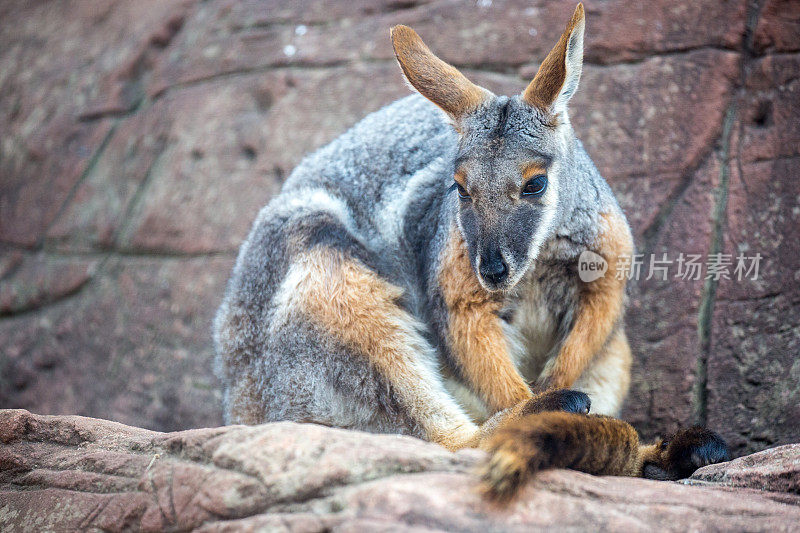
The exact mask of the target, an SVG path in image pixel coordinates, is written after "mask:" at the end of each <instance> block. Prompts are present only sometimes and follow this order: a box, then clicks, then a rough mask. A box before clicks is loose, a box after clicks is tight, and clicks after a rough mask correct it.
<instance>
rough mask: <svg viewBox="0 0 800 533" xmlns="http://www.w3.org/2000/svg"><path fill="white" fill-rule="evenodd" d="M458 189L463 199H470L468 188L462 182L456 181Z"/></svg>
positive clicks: (459, 195)
mask: <svg viewBox="0 0 800 533" xmlns="http://www.w3.org/2000/svg"><path fill="white" fill-rule="evenodd" d="M456 189H458V197H459V198H461V199H462V200H469V198H470V196H469V193H468V192H467V189H465V188H464V187H462V186H461V184H460V183H458V182H456Z"/></svg>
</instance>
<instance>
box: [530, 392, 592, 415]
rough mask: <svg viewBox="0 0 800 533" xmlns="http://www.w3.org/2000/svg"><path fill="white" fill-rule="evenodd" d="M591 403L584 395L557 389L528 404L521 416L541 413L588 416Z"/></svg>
mask: <svg viewBox="0 0 800 533" xmlns="http://www.w3.org/2000/svg"><path fill="white" fill-rule="evenodd" d="M591 406H592V401H591V400H590V399H589V396H588V395H586V393H583V392H580V391H576V390H569V389H557V390H552V391H550V392H547V393H546V394H544V395H543V396H541V397H539V398H535V399H533V400H531V401H530V402H528V405H526V406H525V408H524V409H523V412H522V414H523V415H528V414H533V413H542V412H544V411H566V412H568V413H578V414H582V415H585V414H589V408H590V407H591Z"/></svg>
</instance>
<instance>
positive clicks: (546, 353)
mask: <svg viewBox="0 0 800 533" xmlns="http://www.w3.org/2000/svg"><path fill="white" fill-rule="evenodd" d="M577 299H578V282H577V279H576V277H575V275H574V272H572V269H571V268H570V267H569V265H568V264H566V263H563V262H560V261H559V262H544V263H540V264H538V265H537V266H536V268H535V269H534V271H533V272H531V273H530V274H529V275H528V276H526V278H525V279H523V280H522V282H521V285H520V287H519V291H518V293H517V294H516V295H515V297H514V298H513V299H509V301H508V302H507V306H506V310H507V316H508V317H510V321H509V327H508V328H507V330H508V336H509V345H510V346H514V347H515V348H514V351H515V352H517V353H516V354H515V355H516V359H517V367H518V368H519V370H520V372H521V373H522V375H523V376H524V377H525V379H526V380H528V381H535V380H536V379H537V378H538V377H539V374H540V373H541V371H542V369H543V368H544V365H545V364H546V362H547V361H548V360H549V359H551V358H553V357H555V356H556V355H557V354H558V350H559V348H560V346H561V343H562V342H563V340H564V338H565V337H566V334H567V333H568V331H569V327H570V325H571V323H572V317H573V313H574V310H575V306H576V305H577Z"/></svg>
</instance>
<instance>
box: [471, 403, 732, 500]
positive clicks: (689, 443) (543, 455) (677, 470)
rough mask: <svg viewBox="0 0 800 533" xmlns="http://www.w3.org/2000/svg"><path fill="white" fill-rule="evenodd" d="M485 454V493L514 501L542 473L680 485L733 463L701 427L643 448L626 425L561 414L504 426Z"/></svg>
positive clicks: (487, 444) (725, 447)
mask: <svg viewBox="0 0 800 533" xmlns="http://www.w3.org/2000/svg"><path fill="white" fill-rule="evenodd" d="M482 448H484V449H485V450H487V451H488V452H489V454H490V456H489V460H488V461H487V463H486V465H485V466H484V469H483V472H482V486H481V488H482V492H483V493H484V495H485V496H486V497H487V498H489V499H492V500H495V501H499V502H505V501H509V500H511V499H512V498H513V497H514V496H515V495H516V494H517V492H518V491H519V489H520V488H521V487H522V485H524V484H525V482H526V481H527V480H528V479H530V477H531V476H532V475H533V474H535V473H536V472H538V471H540V470H545V469H548V468H571V469H573V470H579V471H581V472H586V473H588V474H597V475H611V476H637V477H648V478H652V479H681V478H685V477H688V476H690V475H691V474H692V472H694V471H695V470H696V469H698V468H700V467H702V466H705V465H709V464H714V463H719V462H722V461H728V460H730V449H729V448H728V445H727V444H726V443H725V441H724V440H723V439H722V437H720V436H719V435H717V434H716V433H714V432H713V431H709V430H707V429H704V428H701V427H697V426H695V427H691V428H687V429H682V430H679V431H678V432H676V433H675V434H674V435H672V436H670V437H668V438H667V439H665V440H661V439H659V440H657V441H656V442H655V443H654V444H649V445H642V444H640V443H639V435H638V434H637V433H636V430H635V429H633V427H632V426H631V425H630V424H628V423H627V422H623V421H622V420H618V419H616V418H611V417H607V416H599V415H588V416H587V415H581V414H575V413H567V412H561V411H552V412H545V413H539V414H533V415H528V416H524V417H521V418H518V419H516V420H514V421H511V422H509V423H508V424H504V425H502V426H500V427H499V428H498V429H497V431H495V432H494V433H493V434H492V435H491V436H490V437H488V438H487V440H486V441H485V443H484V444H483V445H482Z"/></svg>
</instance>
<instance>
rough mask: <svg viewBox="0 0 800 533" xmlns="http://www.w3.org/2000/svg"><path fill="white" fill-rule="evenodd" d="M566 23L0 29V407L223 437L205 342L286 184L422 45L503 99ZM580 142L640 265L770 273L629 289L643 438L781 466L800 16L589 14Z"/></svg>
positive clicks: (794, 369) (239, 9)
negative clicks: (694, 438) (715, 256)
mask: <svg viewBox="0 0 800 533" xmlns="http://www.w3.org/2000/svg"><path fill="white" fill-rule="evenodd" d="M574 4H575V2H574V0H569V1H558V2H546V1H543V0H540V1H531V0H528V1H520V0H505V1H504V0H478V1H477V2H476V1H475V0H470V1H454V0H433V1H430V2H427V1H424V0H420V1H415V0H374V1H371V0H351V1H343V0H342V1H339V2H326V1H323V0H296V1H291V2H289V1H283V2H280V1H269V0H264V1H255V0H243V1H226V0H207V1H193V0H185V1H170V2H165V1H163V0H136V1H132V0H127V1H125V0H118V1H107V2H96V1H94V0H85V1H84V0H53V1H48V2H43V1H35V2H25V1H23V0H15V1H7V2H2V4H0V407H3V408H8V407H23V408H26V409H30V410H32V411H34V412H37V413H48V414H61V413H70V414H82V415H88V416H94V417H101V418H108V419H112V420H117V421H121V422H124V423H126V424H131V425H136V426H141V427H145V428H151V429H157V430H176V429H183V428H191V427H198V426H211V425H218V424H220V423H221V422H222V419H221V409H220V401H221V400H220V391H219V385H218V383H217V381H216V380H215V378H214V375H213V372H212V358H213V357H212V346H211V339H210V321H211V318H212V316H213V314H214V311H215V309H216V306H217V305H218V303H219V302H220V299H221V296H222V293H223V290H224V285H225V282H226V280H227V277H228V275H229V273H230V269H231V267H232V264H233V261H234V259H235V254H236V250H237V247H238V245H239V243H240V242H241V240H242V238H243V237H244V236H245V234H246V232H247V230H248V228H249V226H250V223H251V222H252V220H253V218H254V216H255V214H256V213H257V211H258V209H259V208H260V207H261V206H262V205H264V204H265V203H266V202H267V201H268V200H269V199H270V197H271V196H272V195H273V194H275V192H276V191H277V190H278V189H279V187H280V185H281V183H282V181H283V180H284V179H285V177H286V176H287V175H288V174H289V173H290V172H291V170H292V168H293V166H294V165H296V164H297V163H298V162H299V160H300V159H301V158H302V156H303V155H304V154H306V153H308V152H309V151H311V150H313V149H315V148H317V147H319V146H321V145H323V144H325V143H326V142H328V141H330V140H332V139H333V138H335V137H336V136H337V135H338V134H340V133H342V132H343V131H345V130H346V129H347V128H348V127H349V126H351V125H352V124H354V123H355V122H356V121H358V120H359V119H360V118H362V117H363V116H364V115H365V114H366V113H368V112H370V111H374V110H376V109H378V108H380V107H381V106H383V105H385V104H387V103H389V102H391V101H393V100H395V99H397V98H399V97H402V96H404V95H406V94H408V89H407V88H406V86H405V85H404V83H403V82H402V81H401V75H400V71H399V69H398V68H397V67H396V65H395V64H394V62H393V56H392V52H391V47H390V44H389V38H388V36H389V35H388V28H389V27H390V26H392V25H394V24H398V23H404V24H408V25H411V26H412V27H414V28H415V29H416V30H417V31H418V32H419V33H420V34H421V35H422V37H423V38H424V39H425V40H426V42H427V43H428V44H429V45H430V46H431V48H432V49H433V50H434V51H435V52H436V53H437V54H439V55H440V56H441V57H442V58H444V59H445V60H447V61H449V62H451V63H453V64H455V65H457V66H458V67H459V68H461V69H462V70H463V71H464V72H465V73H466V74H467V75H468V76H469V77H470V78H472V79H473V80H474V81H476V82H478V83H481V84H483V85H485V86H486V87H488V88H489V89H491V90H493V91H494V92H504V93H507V94H512V93H516V92H519V91H520V90H522V89H523V88H524V87H525V85H526V84H527V82H528V81H529V80H530V78H531V77H532V76H533V74H534V73H535V71H536V68H537V66H538V61H540V60H541V59H542V58H543V57H544V56H545V55H546V53H547V51H548V50H549V48H550V47H551V46H552V45H553V44H554V43H555V41H556V39H557V38H558V35H559V34H560V32H561V31H562V29H563V26H564V24H565V22H566V21H567V19H568V17H569V15H570V14H571V12H572V10H573V9H574V7H575V5H574ZM585 7H586V12H587V42H586V57H585V66H584V75H583V79H582V82H581V89H580V91H579V92H578V94H577V96H576V97H575V98H574V99H573V102H574V103H573V105H572V112H571V116H572V121H573V123H574V125H575V129H576V131H577V133H578V135H579V137H580V138H581V139H582V140H583V141H584V144H585V145H586V148H587V149H588V151H589V153H590V154H591V155H592V157H593V158H594V160H595V162H596V164H597V165H598V167H599V168H600V170H601V172H602V173H603V175H604V176H605V177H606V178H607V179H608V181H609V183H610V184H611V186H612V188H613V189H614V191H615V192H616V193H617V195H618V198H619V200H620V202H621V204H622V206H623V208H624V209H625V211H626V212H627V214H628V217H629V219H630V221H631V223H632V225H633V228H634V231H635V235H636V240H637V246H638V248H639V251H640V252H642V253H646V254H651V253H653V254H657V256H658V257H660V256H661V254H663V253H667V254H668V256H669V257H670V258H672V259H674V258H675V257H677V255H678V254H679V253H681V252H683V253H685V254H688V253H695V254H702V256H703V257H704V258H705V257H706V256H707V255H708V254H710V253H714V252H719V251H721V252H724V253H730V254H734V256H735V255H736V254H737V253H739V252H744V253H746V254H748V255H753V254H755V253H760V254H761V256H762V257H763V259H762V261H761V265H760V272H759V279H758V280H757V281H742V282H740V281H737V280H736V279H735V278H733V279H730V280H728V279H721V280H718V281H713V280H710V281H706V280H699V281H681V280H668V281H660V280H656V279H651V280H644V279H642V280H640V281H638V282H634V283H633V286H632V290H631V303H630V308H629V312H628V317H627V322H628V332H629V337H630V339H631V342H632V345H633V349H634V354H635V359H636V363H635V367H634V380H633V385H632V389H631V395H630V397H629V400H628V402H627V407H626V409H625V413H624V417H625V418H626V419H627V420H629V421H631V422H633V423H634V424H635V425H636V426H637V428H638V429H640V430H641V431H642V432H643V433H644V434H645V435H647V436H651V435H653V434H655V433H657V432H661V431H667V430H671V429H673V428H675V427H676V426H678V425H684V424H687V423H692V422H702V423H707V424H708V425H709V426H710V427H712V428H714V429H716V430H718V431H720V432H721V433H722V434H723V435H724V436H725V437H726V438H727V439H729V441H730V442H731V444H732V445H733V447H734V449H735V452H736V453H737V454H740V453H744V452H746V451H754V450H759V449H762V448H765V447H769V446H773V445H776V444H779V443H785V442H796V441H798V440H800V358H798V352H800V288H799V287H798V282H800V232H799V231H798V222H800V180H798V177H799V175H800V2H798V1H797V0H759V1H749V0H701V1H696V2H677V1H673V2H671V1H656V2H648V3H644V2H623V1H621V0H619V1H616V0H607V1H599V0H588V1H587V2H586V3H585Z"/></svg>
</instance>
